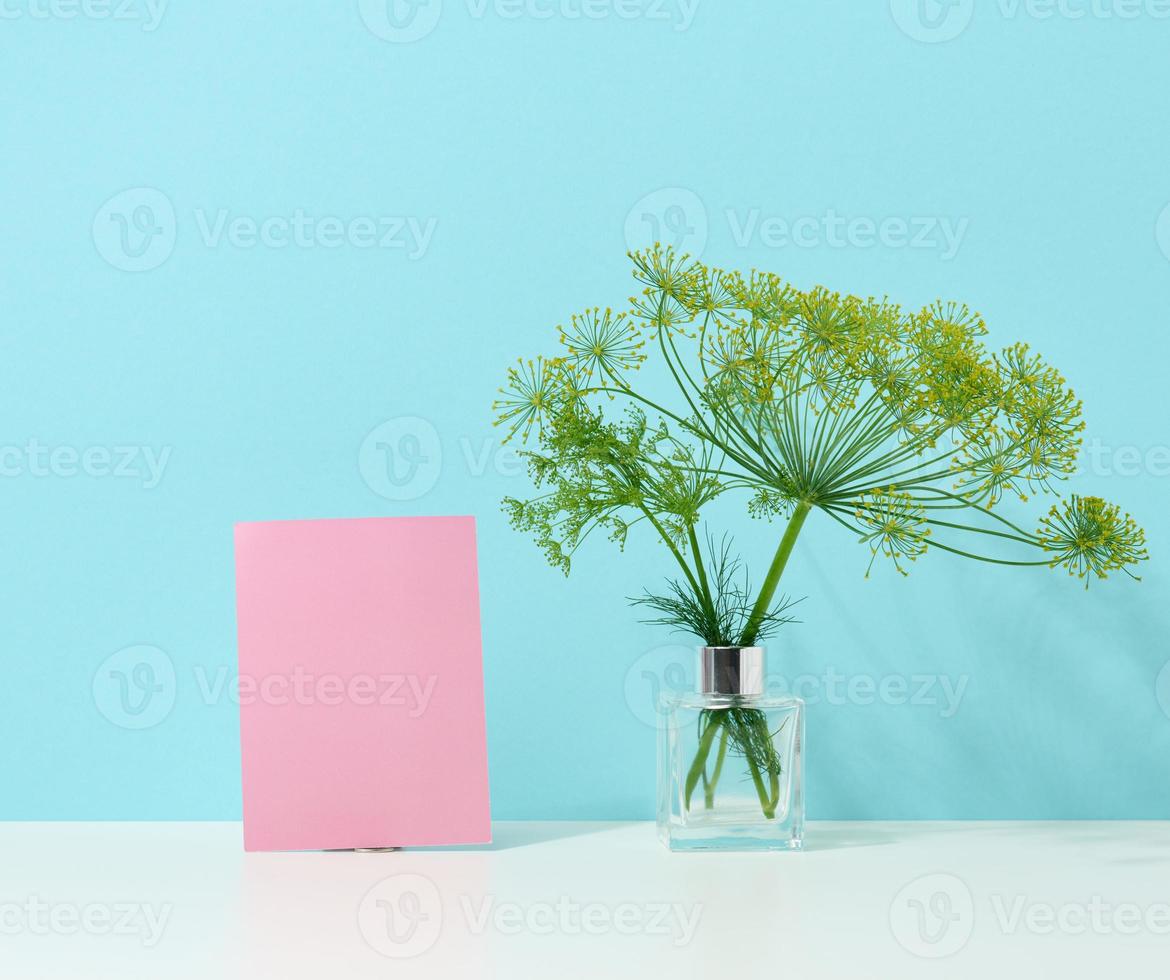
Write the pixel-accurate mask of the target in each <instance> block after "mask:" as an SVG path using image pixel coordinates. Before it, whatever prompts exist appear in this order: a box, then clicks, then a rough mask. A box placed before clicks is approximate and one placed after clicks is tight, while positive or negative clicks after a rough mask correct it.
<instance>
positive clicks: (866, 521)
mask: <svg viewBox="0 0 1170 980" xmlns="http://www.w3.org/2000/svg"><path fill="white" fill-rule="evenodd" d="M854 513H855V515H856V517H857V520H858V523H860V524H861V525H862V527H864V528H866V529H867V530H868V533H866V534H863V535H862V536H861V541H862V542H863V543H865V544H868V545H869V550H870V557H869V565H868V567H867V568H866V569H865V577H866V578H869V573H870V570H871V569H872V568H873V563H874V560H875V559H876V558H877V556H878V555H879V554H880V555H883V556H884V557H886V558H889V559H891V560H892V561H893V562H894V567H895V568H896V569H897V570H898V571H899V572H901V573H902V574H903V575H908V574H909V572H907V571H906V569H905V568H903V567H902V561H904V560H907V559H908V560H910V561H917V560H918V556H919V555H923V554H925V553H926V549H927V542H926V539H927V538H928V537H929V536H930V528H929V527H927V526H926V521H925V510H924V509H923V507H922V506H921V505H919V504H916V503H915V502H914V500H913V498H912V497H911V496H910V494H908V493H899V492H898V491H896V490H873V491H871V492H870V493H867V494H866V495H865V496H864V497H862V498H861V500H859V501H858V503H857V509H856V511H855V512H854Z"/></svg>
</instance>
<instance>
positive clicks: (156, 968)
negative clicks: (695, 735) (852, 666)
mask: <svg viewBox="0 0 1170 980" xmlns="http://www.w3.org/2000/svg"><path fill="white" fill-rule="evenodd" d="M494 836H495V843H494V844H492V845H491V846H489V847H483V848H474V849H450V850H411V851H401V852H394V853H373V854H363V853H352V852H335V853H328V852H326V853H302V854H244V853H243V849H242V844H241V833H240V826H239V824H235V823H105V824H99V823H7V824H0V976H3V977H5V978H13V980H17V978H20V980H23V978H26V977H27V978H33V977H99V978H106V977H109V978H119V980H121V978H127V980H129V978H138V977H142V978H150V980H158V978H171V977H200V978H219V977H279V978H295V977H314V978H330V980H332V978H346V977H359V978H360V977H379V978H384V977H390V976H393V977H408V978H409V977H442V978H453V980H458V978H464V977H509V978H518V977H519V978H522V977H528V976H534V977H536V976H539V977H549V976H550V974H551V976H552V977H553V978H554V980H560V978H562V977H593V978H598V977H600V978H604V980H613V978H619V977H647V978H650V977H653V978H661V977H671V976H678V977H686V978H690V977H716V976H718V977H719V978H720V980H738V978H753V977H769V978H778V980H802V978H808V977H833V978H860V977H881V978H891V980H893V978H898V980H901V978H914V977H920V976H929V977H945V978H948V980H949V978H964V977H979V978H982V980H986V978H987V977H993V978H994V980H1003V978H1008V977H1027V978H1030V980H1032V978H1041V977H1060V978H1062V980H1069V978H1076V977H1102V976H1106V977H1111V978H1125V980H1134V978H1144V977H1165V976H1167V975H1170V823H1162V822H1159V823H1152V822H1145V823H1140V822H1135V823H819V824H812V825H811V826H810V827H809V830H808V834H807V838H806V842H807V849H806V850H805V851H804V852H803V853H799V854H789V853H776V854H763V855H758V854H756V855H753V854H707V853H700V854H670V853H668V852H667V851H666V850H665V849H664V848H663V847H662V846H661V845H660V844H659V843H658V841H657V840H656V838H655V836H654V829H653V826H652V825H651V824H648V823H646V824H643V823H497V824H496V825H495V828H494Z"/></svg>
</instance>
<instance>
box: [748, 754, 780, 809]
mask: <svg viewBox="0 0 1170 980" xmlns="http://www.w3.org/2000/svg"><path fill="white" fill-rule="evenodd" d="M747 764H748V772H750V773H751V774H752V782H753V783H755V785H756V795H757V796H758V797H759V798H760V808H761V809H762V810H763V811H764V816H765V818H767V819H768V820H771V819H772V818H773V817H774V816H776V808H775V807H774V806H771V805H770V804H769V801H768V791H767V790H766V789H764V780H763V779H761V778H760V767H759V766H757V765H756V760H755V759H753V758H752V757H751V753H748V755H747Z"/></svg>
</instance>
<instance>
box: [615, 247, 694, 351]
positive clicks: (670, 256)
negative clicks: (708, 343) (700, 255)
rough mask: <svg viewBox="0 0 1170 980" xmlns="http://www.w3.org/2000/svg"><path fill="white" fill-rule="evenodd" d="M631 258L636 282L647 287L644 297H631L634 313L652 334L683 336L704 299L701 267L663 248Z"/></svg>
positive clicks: (669, 249)
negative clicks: (661, 333)
mask: <svg viewBox="0 0 1170 980" xmlns="http://www.w3.org/2000/svg"><path fill="white" fill-rule="evenodd" d="M628 254H629V256H630V260H631V261H632V262H633V263H634V270H633V273H634V278H635V279H637V280H638V281H639V282H640V283H643V284H644V285H645V287H646V288H645V289H644V290H643V291H642V294H641V296H631V297H630V304H631V305H632V306H633V313H634V314H635V315H636V316H640V317H641V318H642V319H644V320H645V321H646V323H647V326H648V327H649V328H650V331H651V333H654V332H656V331H658V330H664V331H666V332H667V333H671V332H682V331H683V328H684V327H685V326H686V325H687V324H689V323H690V322H691V320H693V319H694V314H695V310H696V308H697V304H698V303H699V302H700V301H701V299H702V295H703V292H702V283H701V279H700V275H699V272H698V268H697V263H692V262H691V261H690V256H689V255H687V254H686V253H683V254H682V255H679V254H678V253H677V252H675V250H674V249H673V248H666V249H664V248H663V247H662V246H661V245H655V246H654V247H653V248H650V249H642V250H641V251H638V252H630V253H628Z"/></svg>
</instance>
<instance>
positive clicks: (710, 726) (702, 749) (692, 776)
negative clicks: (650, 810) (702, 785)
mask: <svg viewBox="0 0 1170 980" xmlns="http://www.w3.org/2000/svg"><path fill="white" fill-rule="evenodd" d="M704 714H705V715H706V717H707V727H706V728H704V729H703V734H702V735H701V736H699V748H698V750H697V751H696V752H695V758H694V761H693V762H692V763H691V768H690V769H689V770H688V772H687V781H686V787H685V789H686V802H687V809H688V810H689V809H690V808H691V796H692V795H693V794H694V792H695V787H696V786H698V785H699V780H700V779H701V778H702V776H703V773H704V772H706V770H707V756H709V755H710V754H711V745H712V743H713V742H714V741H715V736H716V735H717V734H718V733H719V730H720V729H721V728H722V727H723V717H722V715H723V712H721V711H706V712H704Z"/></svg>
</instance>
